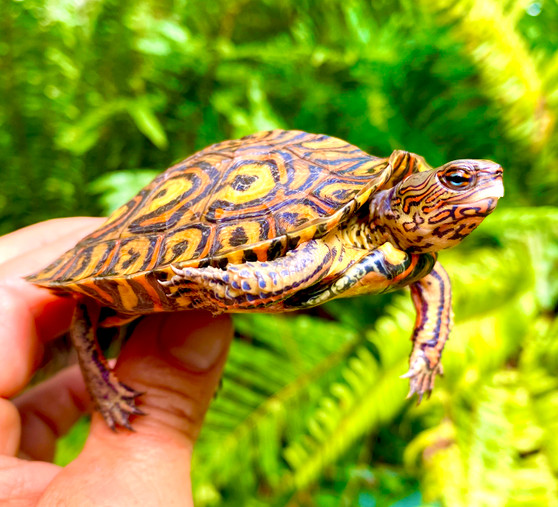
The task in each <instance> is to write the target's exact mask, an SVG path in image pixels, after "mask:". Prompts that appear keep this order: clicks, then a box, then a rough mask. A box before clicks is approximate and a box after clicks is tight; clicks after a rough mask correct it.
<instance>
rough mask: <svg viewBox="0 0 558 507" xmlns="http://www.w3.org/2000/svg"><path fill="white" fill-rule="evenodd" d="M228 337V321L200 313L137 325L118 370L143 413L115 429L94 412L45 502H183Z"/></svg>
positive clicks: (155, 318) (153, 318)
mask: <svg viewBox="0 0 558 507" xmlns="http://www.w3.org/2000/svg"><path fill="white" fill-rule="evenodd" d="M232 334H233V333H232V325H231V322H230V319H229V318H228V317H216V318H214V317H212V316H211V315H209V314H207V313H205V312H181V313H173V314H166V315H155V316H151V317H147V318H145V319H144V320H142V321H141V322H140V323H139V324H138V326H137V328H136V330H135V331H134V333H133V334H132V337H131V338H130V340H129V342H128V343H127V344H126V346H125V347H124V349H123V350H122V353H121V354H120V357H119V360H118V363H117V366H116V373H117V375H118V377H119V378H120V380H121V381H122V382H123V383H125V384H127V385H129V386H130V387H133V388H134V389H135V390H137V391H140V392H142V393H144V394H142V395H141V396H140V397H139V398H138V399H137V402H138V407H139V408H140V409H141V410H142V411H143V412H145V413H146V415H144V416H138V417H134V418H132V420H131V424H132V427H133V428H134V431H133V432H130V431H128V430H125V429H118V430H117V432H113V431H111V430H110V429H109V428H108V427H107V425H106V424H105V422H104V421H103V420H102V418H101V416H100V415H99V414H98V413H95V414H94V416H93V420H92V423H91V433H90V435H89V438H88V440H87V442H86V444H85V447H84V449H83V451H82V453H81V454H80V456H79V457H78V458H77V459H76V460H75V461H74V462H73V463H71V464H70V465H69V466H68V467H66V469H64V470H63V471H61V472H60V474H59V475H58V476H57V477H56V479H55V480H54V481H53V482H52V483H51V484H50V485H49V487H48V488H47V491H46V492H45V496H44V497H43V498H42V501H43V502H44V505H51V504H52V505H58V503H57V502H60V501H63V500H64V499H66V500H67V499H69V498H71V499H72V501H73V502H76V505H104V504H105V503H103V502H108V503H107V505H135V504H136V502H137V504H138V505H140V504H141V505H175V504H177V505H187V503H185V499H186V498H191V485H190V480H189V473H190V459H191V455H192V449H193V445H194V442H195V440H196V438H197V436H198V434H199V431H200V429H201V425H202V422H203V419H204V416H205V413H206V411H207V408H208V406H209V404H210V402H211V400H212V398H213V395H214V393H215V390H216V389H217V386H218V384H219V379H220V377H221V373H222V369H223V366H224V363H225V359H226V355H227V352H228V348H229V344H230V341H231V338H232ZM93 470H94V473H92V471H93ZM78 499H79V501H78Z"/></svg>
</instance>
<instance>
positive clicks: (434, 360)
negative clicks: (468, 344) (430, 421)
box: [402, 262, 453, 403]
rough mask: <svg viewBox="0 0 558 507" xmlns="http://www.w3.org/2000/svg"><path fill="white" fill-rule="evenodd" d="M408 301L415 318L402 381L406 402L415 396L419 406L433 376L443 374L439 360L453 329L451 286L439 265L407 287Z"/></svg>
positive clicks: (431, 385)
mask: <svg viewBox="0 0 558 507" xmlns="http://www.w3.org/2000/svg"><path fill="white" fill-rule="evenodd" d="M411 297H412V299H413V304H414V305H415V308H416V311H417V318H416V322H415V328H414V331H413V336H412V340H413V351H412V353H411V357H410V359H409V371H408V372H407V373H406V374H405V375H403V376H402V378H408V379H409V380H410V383H411V388H410V391H409V395H408V398H410V397H411V396H413V394H415V393H417V395H418V401H419V403H420V401H421V400H422V397H423V395H424V393H428V394H430V392H431V391H432V389H433V387H434V379H435V378H436V375H438V374H439V375H442V374H443V368H442V364H441V362H440V360H441V357H442V351H443V349H444V345H445V344H446V341H447V340H448V337H449V334H450V331H451V328H452V325H453V312H452V308H451V284H450V280H449V277H448V274H447V273H446V270H445V269H444V268H443V267H442V266H441V264H440V263H439V262H436V264H435V265H434V268H433V269H432V271H431V272H430V274H428V275H426V276H425V277H424V278H422V279H421V280H419V281H417V282H415V283H413V284H412V285H411Z"/></svg>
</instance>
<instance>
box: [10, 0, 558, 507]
mask: <svg viewBox="0 0 558 507" xmlns="http://www.w3.org/2000/svg"><path fill="white" fill-rule="evenodd" d="M4 4H5V5H3V9H2V16H1V17H0V56H1V58H0V72H1V75H2V79H1V80H0V167H1V168H2V169H0V175H1V177H2V185H0V232H7V231H10V230H12V229H15V228H17V227H20V226H23V225H27V224H29V223H32V222H36V221H38V220H42V219H46V218H52V217H55V216H64V215H72V214H96V213H108V212H109V211H111V210H113V209H114V208H115V207H117V206H118V205H119V204H121V203H123V202H124V201H125V200H126V199H127V198H128V197H130V196H131V195H132V194H133V193H134V192H135V191H136V190H138V189H139V188H140V187H141V186H143V185H144V184H145V183H146V182H147V181H148V180H149V179H150V178H151V177H152V176H153V175H154V174H155V173H156V172H158V171H159V170H161V169H163V168H165V167H167V166H169V165H170V164H171V163H174V162H176V161H177V160H180V159H182V158H184V157H185V156H187V155H189V154H191V153H192V152H194V151H195V150H196V149H199V148H202V147H204V146H206V145H208V144H211V143H213V142H217V141H220V140H223V139H227V138H231V137H238V136H241V135H245V134H249V133H252V132H254V131H257V130H263V129H269V128H275V127H283V128H298V129H302V130H307V131H310V132H323V133H327V134H330V135H336V136H339V137H341V138H344V139H346V140H348V141H350V142H352V143H354V144H356V145H358V146H360V147H361V148H363V149H365V150H368V151H370V152H371V153H374V154H377V155H386V154H388V153H389V152H390V151H391V150H393V149H396V148H404V149H408V150H411V151H415V152H417V153H419V154H422V155H424V156H425V157H426V159H427V160H428V161H429V162H430V163H431V164H433V165H439V164H442V163H444V162H446V161H447V160H451V159H456V158H467V157H472V158H488V159H493V160H497V161H498V162H500V163H501V164H502V165H503V166H504V168H505V185H506V197H505V198H504V199H503V200H502V202H501V204H500V205H499V210H497V212H496V213H494V215H493V216H491V217H490V218H489V219H488V220H487V221H486V223H485V224H483V226H482V227H481V228H479V230H478V231H477V232H475V234H473V236H472V237H471V238H470V239H468V240H467V241H465V242H464V244H463V245H462V246H461V247H459V248H457V249H455V250H453V251H450V252H447V253H443V254H442V255H441V259H442V262H443V263H444V265H445V266H446V267H447V269H448V271H449V273H450V275H451V277H452V280H453V285H454V294H455V315H456V329H455V331H454V333H453V334H452V337H451V340H450V342H449V343H448V345H447V347H446V349H447V350H446V351H445V355H444V365H445V371H446V375H445V377H444V378H443V379H439V380H438V382H437V387H436V390H435V392H434V393H433V395H432V398H431V399H430V400H429V401H428V402H423V403H422V404H421V405H420V406H419V407H416V406H414V405H413V404H412V403H411V402H407V401H405V394H406V389H407V384H406V382H405V381H403V380H401V379H398V375H400V374H402V373H403V372H404V371H405V369H406V362H407V356H408V353H409V349H410V345H409V341H408V337H409V335H410V331H411V328H412V323H413V312H412V309H411V304H410V301H409V300H408V297H406V296H402V295H394V296H393V295H387V296H384V297H379V298H368V297H362V298H359V299H356V300H354V301H351V302H350V303H349V302H347V301H335V302H332V303H330V304H328V305H326V306H324V307H323V308H320V309H318V310H315V311H312V312H311V313H309V314H305V315H286V316H264V315H243V316H239V317H237V318H236V319H235V322H236V326H237V332H238V335H239V336H238V338H239V339H238V340H237V341H236V343H235V344H234V346H233V348H232V350H231V357H230V360H229V362H228V365H227V369H226V372H225V380H224V387H223V390H222V392H221V393H220V394H219V396H218V398H217V400H216V401H215V402H214V404H213V406H212V408H211V410H210V413H209V414H208V417H207V425H206V427H205V429H204V431H203V433H202V435H201V437H200V442H199V445H198V447H197V449H196V457H195V465H194V489H195V493H196V497H197V505H200V506H204V505H207V506H213V505H227V506H234V505H243V506H244V505H247V506H250V505H252V506H256V505H257V506H259V505H266V506H267V505H277V506H282V505H320V506H329V505H347V506H353V505H359V506H368V505H377V506H382V505H398V506H414V505H451V506H454V505H455V506H460V505H491V506H492V505H540V506H545V505H558V492H557V481H556V480H557V477H558V458H557V457H558V427H557V424H558V423H557V421H558V380H557V377H556V372H557V371H558V340H557V338H558V320H557V319H556V308H557V307H558V279H557V278H556V276H555V273H556V272H557V270H558V269H557V268H558V207H557V206H558V192H557V190H558V171H557V170H556V167H555V165H556V162H555V161H556V159H557V155H558V135H557V134H556V129H555V128H554V126H555V121H556V112H557V110H558V107H557V106H558V57H557V56H556V55H557V54H558V52H557V49H558V37H557V35H556V30H555V26H556V23H557V22H558V4H557V3H556V2H552V1H549V2H533V1H531V0H528V1H525V2H497V1H496V0H491V1H488V2H487V1H481V0H459V1H451V2H450V1H446V0H435V1H430V0H429V1H421V2H409V1H407V0H400V1H393V2H387V1H377V2H367V1H364V0H351V1H344V2H335V1H333V0H328V1H321V2H317V1H314V0H298V1H293V0H288V1H282V2H278V1H273V0H259V1H256V0H216V1H213V2H206V1H201V0H192V1H190V2H184V1H179V2H151V1H149V0H140V1H137V2H127V3H126V2H118V1H116V0H96V1H92V2H70V1H68V0H48V1H46V2H45V1H44V0H25V2H19V1H15V0H8V1H7V2H5V3H4ZM139 168H142V169H139ZM317 337H319V339H316V338H317ZM82 434H83V428H79V429H78V430H76V431H75V432H74V433H73V434H72V436H71V437H70V438H69V440H67V441H66V442H65V443H64V444H63V445H61V447H60V453H59V458H58V460H59V462H66V461H67V460H68V459H70V458H71V456H72V453H75V452H77V450H76V449H77V448H79V440H80V436H81V437H82ZM68 442H70V443H71V445H70V446H68Z"/></svg>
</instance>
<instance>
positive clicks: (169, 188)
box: [29, 130, 390, 308]
mask: <svg viewBox="0 0 558 507" xmlns="http://www.w3.org/2000/svg"><path fill="white" fill-rule="evenodd" d="M389 176H390V171H389V168H388V159H385V158H377V157H373V156H370V155H368V154H366V153H365V152H363V151H361V150H360V149H358V148H356V147H355V146H352V145H350V144H348V143H346V142H345V141H342V140H340V139H336V138H333V137H328V136H324V135H314V134H307V133H305V132H300V131H284V130H275V131H270V132H261V133H258V134H254V135H251V136H247V137H245V138H243V139H239V140H233V141H225V142H222V143H218V144H215V145H212V146H209V147H208V148H206V149H204V150H202V151H200V152H198V153H196V154H194V155H192V156H191V157H189V158H187V159H186V160H184V161H182V162H180V163H178V164H176V165H174V166H172V167H171V168H169V169H167V171H165V172H164V173H162V174H160V175H159V176H157V178H155V179H154V180H153V181H152V182H151V183H150V184H149V185H147V186H146V187H145V188H144V189H143V190H142V191H141V192H140V193H138V194H137V195H136V196H135V197H134V198H133V199H131V200H130V201H129V202H128V203H126V204H124V205H123V206H121V207H120V208H119V209H118V210H116V211H115V212H114V213H113V214H112V215H111V216H110V217H109V218H108V219H107V221H106V222H105V223H104V224H103V225H102V226H101V227H100V228H99V229H98V230H96V231H95V232H93V233H92V234H90V235H89V236H87V237H86V238H84V239H83V240H82V241H80V243H78V244H77V245H76V247H75V248H74V249H72V250H70V251H69V252H67V253H66V254H64V255H62V256H61V257H60V258H59V259H57V260H56V261H55V262H54V263H53V264H51V265H50V266H49V267H47V268H45V269H44V270H42V271H40V272H38V273H36V274H35V275H32V276H31V277H29V280H30V281H33V282H35V283H40V284H43V285H46V286H49V287H61V288H63V287H64V286H65V287H67V289H68V290H80V289H79V288H78V287H80V286H83V290H81V292H84V293H85V292H86V291H91V290H96V289H97V288H98V289H99V290H103V291H104V296H103V298H104V299H107V298H111V299H113V300H114V301H131V300H133V299H134V298H133V297H132V296H130V290H136V289H137V287H135V286H132V285H126V286H125V287H124V286H123V285H122V284H127V283H132V282H131V281H130V280H132V279H133V278H134V277H138V276H141V277H143V278H145V279H151V277H150V276H148V275H149V274H150V272H151V271H159V272H167V271H170V264H173V265H174V264H178V265H182V266H184V265H190V266H198V265H200V264H201V265H213V266H222V265H224V264H226V263H228V262H232V263H242V262H246V261H247V260H256V259H257V260H260V261H265V260H269V259H273V258H276V257H278V256H280V255H284V254H285V253H286V252H287V251H289V250H291V249H293V248H295V247H296V246H297V245H298V244H300V243H303V242H305V241H309V240H310V239H312V238H314V237H320V236H323V235H324V234H327V232H328V231H330V230H331V229H332V228H334V227H336V226H337V225H338V224H339V223H340V222H341V221H343V220H346V219H347V218H348V217H349V216H350V215H351V214H352V213H354V211H355V210H356V209H357V208H358V207H360V206H362V205H363V203H364V202H366V200H368V198H369V197H370V195H371V194H372V193H373V192H375V191H376V190H377V189H378V188H379V187H381V186H382V185H383V184H384V183H385V182H386V181H387V180H388V179H389ZM108 279H114V281H113V282H111V283H108ZM153 279H154V280H155V277H153ZM119 284H120V285H119ZM140 285H142V284H140ZM155 285H156V283H155V282H153V284H150V286H152V289H150V290H152V291H155V292H156V291H157V289H156V288H155ZM142 286H145V284H143V285H142ZM129 287H132V289H129ZM144 290H145V289H144ZM144 296H145V295H144ZM151 296H153V294H151ZM145 297H147V296H145ZM143 300H144V297H143V296H141V297H139V300H138V301H137V302H136V306H137V305H142V304H144V303H143ZM115 304H116V305H117V303H115ZM126 308H128V306H126Z"/></svg>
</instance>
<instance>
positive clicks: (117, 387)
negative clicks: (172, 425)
mask: <svg viewBox="0 0 558 507" xmlns="http://www.w3.org/2000/svg"><path fill="white" fill-rule="evenodd" d="M141 394H142V393H140V392H138V391H136V390H135V389H132V388H131V387H129V386H127V385H126V384H123V383H122V382H119V381H118V379H117V378H116V375H114V374H113V373H112V372H110V373H109V375H108V378H103V382H102V383H96V384H95V386H94V387H93V388H92V395H93V398H94V400H95V402H96V405H97V409H98V410H99V412H100V413H101V415H102V416H103V419H104V420H105V422H106V423H107V425H108V426H109V428H110V429H111V430H113V431H116V425H118V426H122V427H124V428H127V429H129V430H132V431H133V429H132V426H131V424H130V416H132V415H145V412H143V411H142V410H140V409H139V408H138V407H137V406H136V398H137V397H138V396H140V395H141Z"/></svg>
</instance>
